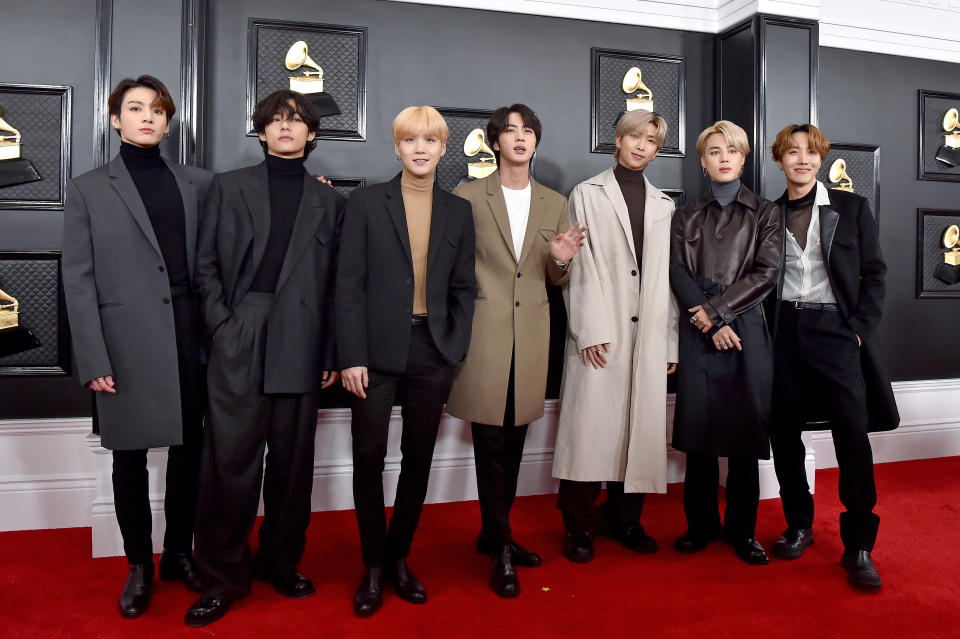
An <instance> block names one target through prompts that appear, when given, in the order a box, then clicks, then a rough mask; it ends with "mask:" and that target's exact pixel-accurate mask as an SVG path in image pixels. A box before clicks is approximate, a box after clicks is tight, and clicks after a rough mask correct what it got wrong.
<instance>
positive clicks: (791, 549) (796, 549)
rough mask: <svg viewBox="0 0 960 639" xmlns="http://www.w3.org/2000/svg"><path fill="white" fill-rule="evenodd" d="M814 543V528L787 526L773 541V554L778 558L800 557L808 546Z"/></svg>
mask: <svg viewBox="0 0 960 639" xmlns="http://www.w3.org/2000/svg"><path fill="white" fill-rule="evenodd" d="M812 545H813V528H793V527H790V528H787V529H786V530H785V531H783V534H782V535H780V537H778V538H777V540H776V541H775V542H773V556H774V557H776V558H777V559H800V556H801V555H803V551H804V550H806V548H807V546H812Z"/></svg>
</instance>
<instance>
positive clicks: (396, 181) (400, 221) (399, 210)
mask: <svg viewBox="0 0 960 639" xmlns="http://www.w3.org/2000/svg"><path fill="white" fill-rule="evenodd" d="M400 175H401V174H400V173H398V174H397V176H396V177H394V178H393V179H392V180H390V182H389V183H388V186H387V200H386V207H387V213H389V214H390V219H391V220H393V226H394V228H395V229H396V231H397V237H399V238H400V243H401V244H403V248H404V254H405V255H406V256H407V264H408V265H409V266H410V269H411V271H412V270H413V253H412V252H411V250H410V230H409V229H408V228H407V214H406V211H405V210H404V208H403V193H401V191H400ZM433 201H434V205H436V201H437V197H436V193H434V197H433ZM434 213H436V211H434ZM430 232H431V243H430V249H432V248H433V242H432V239H433V238H432V233H433V222H432V221H431V223H430Z"/></svg>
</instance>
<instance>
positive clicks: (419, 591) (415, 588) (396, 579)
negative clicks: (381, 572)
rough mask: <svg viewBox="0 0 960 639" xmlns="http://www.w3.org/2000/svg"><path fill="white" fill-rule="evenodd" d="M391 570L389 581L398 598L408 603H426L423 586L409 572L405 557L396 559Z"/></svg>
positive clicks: (411, 572)
mask: <svg viewBox="0 0 960 639" xmlns="http://www.w3.org/2000/svg"><path fill="white" fill-rule="evenodd" d="M391 568H392V570H391V572H390V580H391V581H392V582H393V589H394V590H395V591H396V592H397V596H398V597H400V598H401V599H403V600H404V601H409V602H410V603H415V604H422V603H427V591H426V590H424V589H423V584H422V583H420V580H419V579H417V576H416V575H415V574H413V571H412V570H410V566H409V565H407V560H406V558H405V557H404V558H401V559H397V561H396V563H395V564H393V565H392V566H391Z"/></svg>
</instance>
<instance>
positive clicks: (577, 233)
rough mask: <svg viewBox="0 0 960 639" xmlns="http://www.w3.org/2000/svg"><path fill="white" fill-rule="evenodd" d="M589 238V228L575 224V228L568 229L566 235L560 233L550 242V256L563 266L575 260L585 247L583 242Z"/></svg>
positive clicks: (578, 223)
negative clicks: (574, 257)
mask: <svg viewBox="0 0 960 639" xmlns="http://www.w3.org/2000/svg"><path fill="white" fill-rule="evenodd" d="M586 236H587V227H586V226H580V222H579V221H577V222H574V223H573V226H571V227H570V228H568V229H567V230H566V232H565V233H560V234H559V235H557V236H556V237H554V238H553V241H552V242H550V255H551V256H552V257H553V259H555V260H556V261H558V262H560V263H561V264H566V263H567V262H569V261H570V260H572V259H573V256H574V255H576V254H577V251H579V250H580V247H581V246H583V240H584V238H585V237H586Z"/></svg>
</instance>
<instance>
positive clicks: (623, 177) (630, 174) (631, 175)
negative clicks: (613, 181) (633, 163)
mask: <svg viewBox="0 0 960 639" xmlns="http://www.w3.org/2000/svg"><path fill="white" fill-rule="evenodd" d="M613 175H614V177H616V178H617V180H619V181H621V182H643V170H642V169H641V170H640V171H631V170H630V169H628V168H627V167H625V166H624V165H622V164H620V163H619V162H617V165H616V166H615V167H613Z"/></svg>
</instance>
